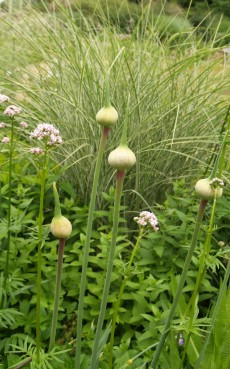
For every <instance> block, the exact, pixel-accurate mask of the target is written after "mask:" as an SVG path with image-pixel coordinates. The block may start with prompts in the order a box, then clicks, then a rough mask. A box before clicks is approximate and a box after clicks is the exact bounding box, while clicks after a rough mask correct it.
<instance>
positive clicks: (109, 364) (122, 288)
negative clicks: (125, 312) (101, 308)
mask: <svg viewBox="0 0 230 369" xmlns="http://www.w3.org/2000/svg"><path fill="white" fill-rule="evenodd" d="M143 233H144V229H143V228H140V232H139V235H138V237H137V240H136V244H135V246H134V248H133V251H132V254H131V257H130V260H129V263H128V266H127V268H126V270H125V275H124V278H123V281H122V284H121V287H120V291H119V294H118V298H117V301H116V304H115V308H114V313H113V319H112V327H111V333H110V343H109V362H108V369H112V367H113V345H114V334H115V329H116V322H117V317H118V311H119V307H120V305H121V300H122V296H123V293H124V290H125V287H126V283H127V281H128V279H129V278H130V272H131V266H132V263H133V260H134V257H135V255H136V253H137V250H138V249H139V245H140V241H141V238H142V237H143Z"/></svg>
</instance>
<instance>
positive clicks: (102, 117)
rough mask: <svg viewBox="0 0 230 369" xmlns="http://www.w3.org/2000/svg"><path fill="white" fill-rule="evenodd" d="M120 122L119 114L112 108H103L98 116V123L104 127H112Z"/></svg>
mask: <svg viewBox="0 0 230 369" xmlns="http://www.w3.org/2000/svg"><path fill="white" fill-rule="evenodd" d="M117 120H118V113H117V111H116V109H115V108H113V107H112V106H109V107H103V108H102V109H100V110H99V112H98V113H97V115H96V121H97V123H98V124H100V125H101V126H103V127H111V126H113V125H114V124H115V123H116V121H117Z"/></svg>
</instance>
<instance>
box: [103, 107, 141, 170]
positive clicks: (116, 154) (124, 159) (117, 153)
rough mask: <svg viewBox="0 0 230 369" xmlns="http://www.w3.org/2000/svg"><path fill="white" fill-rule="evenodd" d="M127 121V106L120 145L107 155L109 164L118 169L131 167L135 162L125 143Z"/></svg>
mask: <svg viewBox="0 0 230 369" xmlns="http://www.w3.org/2000/svg"><path fill="white" fill-rule="evenodd" d="M127 121H128V107H127V111H126V117H125V120H124V124H123V131H122V138H121V143H120V145H119V146H118V147H117V148H116V149H115V150H113V151H112V152H111V153H110V154H109V157H108V162H109V165H111V167H112V168H114V169H117V170H118V171H125V170H126V169H130V168H132V167H133V166H134V165H135V163H136V156H135V154H134V153H133V151H132V150H130V149H129V148H128V145H127Z"/></svg>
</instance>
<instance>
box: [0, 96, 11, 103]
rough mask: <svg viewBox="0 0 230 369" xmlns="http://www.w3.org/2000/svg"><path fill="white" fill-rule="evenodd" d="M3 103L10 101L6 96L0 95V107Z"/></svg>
mask: <svg viewBox="0 0 230 369" xmlns="http://www.w3.org/2000/svg"><path fill="white" fill-rule="evenodd" d="M5 101H10V99H9V97H8V96H6V95H2V94H0V105H1V104H3V103H4V102H5Z"/></svg>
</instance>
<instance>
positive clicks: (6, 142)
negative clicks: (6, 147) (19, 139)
mask: <svg viewBox="0 0 230 369" xmlns="http://www.w3.org/2000/svg"><path fill="white" fill-rule="evenodd" d="M1 142H2V143H3V144H8V143H9V142H10V139H9V137H6V136H5V137H3V138H2V141H1Z"/></svg>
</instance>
